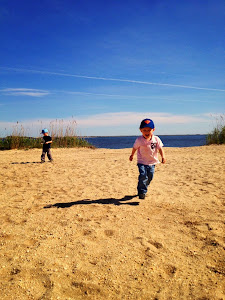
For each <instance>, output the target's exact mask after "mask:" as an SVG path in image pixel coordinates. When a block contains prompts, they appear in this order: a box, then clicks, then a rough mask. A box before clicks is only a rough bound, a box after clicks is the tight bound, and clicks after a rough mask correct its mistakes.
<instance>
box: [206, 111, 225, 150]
mask: <svg viewBox="0 0 225 300" xmlns="http://www.w3.org/2000/svg"><path fill="white" fill-rule="evenodd" d="M216 123H217V124H216V126H215V128H214V130H213V131H212V133H209V134H208V135H207V145H210V144H225V124H224V123H225V121H224V116H220V117H219V118H217V119H216Z"/></svg>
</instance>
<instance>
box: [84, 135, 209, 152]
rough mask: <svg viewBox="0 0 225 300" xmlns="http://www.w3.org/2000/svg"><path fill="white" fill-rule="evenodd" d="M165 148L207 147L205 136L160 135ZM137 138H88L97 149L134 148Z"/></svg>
mask: <svg viewBox="0 0 225 300" xmlns="http://www.w3.org/2000/svg"><path fill="white" fill-rule="evenodd" d="M159 137H160V139H161V140H162V142H163V144H164V146H165V147H179V148H180V147H196V146H203V145H206V137H207V135H205V134H200V135H199V134H198V135H159ZM136 138H137V136H99V137H87V138H85V140H87V141H88V142H89V143H91V144H92V145H93V146H95V147H97V148H107V149H123V148H132V147H133V144H134V141H135V139H136Z"/></svg>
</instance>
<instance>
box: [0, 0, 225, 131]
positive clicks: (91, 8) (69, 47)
mask: <svg viewBox="0 0 225 300" xmlns="http://www.w3.org/2000/svg"><path fill="white" fill-rule="evenodd" d="M224 17H225V2H224V0H208V1H206V0H189V1H186V0H171V1H168V0H138V1H137V0H136V1H133V0H129V1H127V0H123V1H121V0H113V1H103V0H86V1H83V0H76V1H75V0H42V1H41V0H39V1H30V0H20V1H18V0H10V1H8V0H0V34H1V35H0V36H1V47H0V136H4V135H7V134H9V133H10V131H12V130H13V128H15V124H16V122H19V125H20V124H21V125H22V126H23V127H24V128H25V130H26V133H27V134H29V135H35V136H36V135H38V134H39V132H40V129H42V127H49V124H50V122H54V120H63V122H64V124H65V125H66V124H71V123H70V122H71V120H75V121H76V124H77V133H78V134H79V135H106V136H107V135H137V134H139V129H138V127H139V124H140V121H141V120H142V119H143V118H146V117H147V118H151V119H153V121H154V123H155V126H156V131H155V133H156V134H159V135H163V134H199V133H203V134H205V133H209V132H211V130H212V129H213V127H214V125H215V122H214V121H215V116H218V115H222V114H224V112H225V80H224V79H225V78H224V25H225V24H224V20H225V18H224ZM17 126H18V125H17Z"/></svg>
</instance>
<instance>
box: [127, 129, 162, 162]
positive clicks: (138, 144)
mask: <svg viewBox="0 0 225 300" xmlns="http://www.w3.org/2000/svg"><path fill="white" fill-rule="evenodd" d="M162 147H163V143H162V141H161V140H160V138H159V137H158V136H155V135H153V136H152V138H151V140H150V141H147V140H146V139H145V138H144V137H143V136H139V137H138V138H137V139H136V141H135V142H134V146H133V148H134V149H136V150H137V162H138V163H139V164H143V165H156V164H159V163H160V161H159V159H158V150H159V149H160V148H162Z"/></svg>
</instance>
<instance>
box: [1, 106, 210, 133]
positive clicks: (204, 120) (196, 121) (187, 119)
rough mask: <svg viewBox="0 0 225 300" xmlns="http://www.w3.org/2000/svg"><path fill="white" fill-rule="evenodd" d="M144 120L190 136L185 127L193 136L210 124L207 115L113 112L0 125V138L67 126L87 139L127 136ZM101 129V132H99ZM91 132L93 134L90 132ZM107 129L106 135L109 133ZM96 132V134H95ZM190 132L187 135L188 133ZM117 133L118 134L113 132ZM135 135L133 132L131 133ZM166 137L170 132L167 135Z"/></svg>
mask: <svg viewBox="0 0 225 300" xmlns="http://www.w3.org/2000/svg"><path fill="white" fill-rule="evenodd" d="M144 118H151V119H153V120H154V122H155V124H157V128H158V127H162V126H163V128H169V126H173V125H175V126H176V128H180V127H182V126H184V128H186V130H187V132H186V133H190V132H191V131H190V130H189V127H190V126H189V125H191V126H194V127H195V133H196V128H198V126H199V125H200V124H202V125H203V124H205V125H204V126H207V124H209V123H210V121H211V118H210V116H209V115H206V114H200V115H185V114H182V115H181V114H180V115H178V114H172V113H165V112H151V111H149V112H139V113H134V112H114V113H103V114H96V115H92V116H80V117H76V119H75V120H74V119H73V118H67V119H63V120H55V119H42V120H37V119H33V120H20V121H19V122H18V123H17V122H0V136H5V135H10V134H11V133H12V131H13V130H15V128H18V129H20V128H23V132H25V134H26V135H29V136H39V135H40V130H41V129H42V128H45V127H46V128H50V130H51V128H54V129H55V130H56V129H57V128H61V129H62V128H64V129H65V128H67V127H68V126H71V124H73V126H75V127H76V129H77V130H78V131H79V132H82V131H83V130H84V131H85V132H87V131H88V132H89V133H90V134H89V135H92V132H98V135H99V133H100V135H101V134H102V133H103V132H104V134H105V133H106V132H109V130H108V129H107V130H106V128H111V129H113V128H114V129H116V128H121V130H124V132H126V129H129V132H130V134H132V131H130V129H131V128H136V129H137V128H138V127H139V124H140V121H141V120H142V119H144ZM103 128H104V130H103ZM93 129H94V131H93ZM111 129H110V132H112V130H111ZM96 130H97V131H96ZM121 130H120V133H121V132H122V131H121ZM189 131H190V132H189ZM117 132H118V130H117ZM134 132H135V131H133V133H134ZM167 134H170V131H168V132H167Z"/></svg>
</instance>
